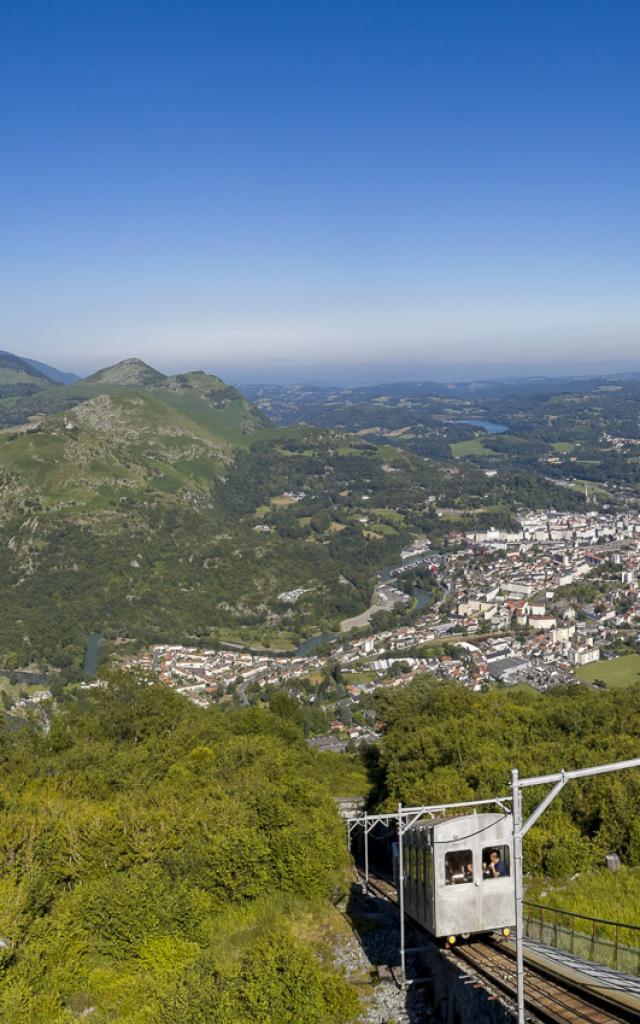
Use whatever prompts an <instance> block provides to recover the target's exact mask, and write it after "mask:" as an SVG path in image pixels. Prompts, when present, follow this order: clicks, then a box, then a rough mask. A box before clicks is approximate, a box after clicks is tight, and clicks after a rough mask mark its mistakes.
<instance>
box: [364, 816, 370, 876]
mask: <svg viewBox="0 0 640 1024" xmlns="http://www.w3.org/2000/svg"><path fill="white" fill-rule="evenodd" d="M364 891H365V892H366V893H368V892H369V822H368V821H367V819H366V815H365V822H364Z"/></svg>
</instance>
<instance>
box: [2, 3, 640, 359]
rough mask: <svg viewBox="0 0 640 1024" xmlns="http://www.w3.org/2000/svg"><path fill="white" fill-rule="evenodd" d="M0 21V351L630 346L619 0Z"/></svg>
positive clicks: (217, 8) (579, 354) (632, 230)
mask: <svg viewBox="0 0 640 1024" xmlns="http://www.w3.org/2000/svg"><path fill="white" fill-rule="evenodd" d="M0 25H1V28H2V32H1V33H0V58H1V59H0V86H1V89H2V96H3V98H4V104H3V107H4V109H3V141H4V144H5V145H4V159H3V163H2V167H1V168H0V182H1V184H2V189H1V191H0V215H1V216H2V225H3V231H2V241H0V270H1V275H0V309H1V310H2V318H1V320H0V324H1V327H0V348H3V349H6V350H8V351H12V352H15V353H17V354H26V355H28V356H29V357H30V358H34V359H40V360H42V361H45V362H48V363H52V364H53V365H56V366H59V367H61V368H62V369H66V368H69V369H71V370H76V372H80V373H83V372H91V371H92V370H93V369H96V368H98V367H100V366H104V365H108V364H111V363H114V362H117V361H118V360H120V359H123V358H127V357H129V356H132V355H137V356H139V357H140V358H142V359H145V360H146V361H147V362H149V363H151V364H153V365H156V364H157V365H159V366H160V367H163V366H167V367H170V368H176V369H186V368H190V367H191V368H193V367H198V366H203V368H205V369H210V370H212V371H214V372H215V371H216V367H220V368H223V367H224V366H232V367H233V366H235V367H240V368H242V367H243V366H247V367H248V368H249V369H250V368H251V367H252V366H258V365H261V366H263V367H269V366H272V365H273V364H274V362H276V363H277V361H278V360H280V361H283V362H285V363H294V364H297V365H299V366H300V367H301V369H303V368H304V367H305V366H321V365H324V366H328V367H331V366H335V367H337V368H341V367H342V368H343V367H345V366H349V365H351V366H356V367H357V366H362V365H363V364H366V365H367V366H382V365H389V366H398V365H401V364H403V365H406V366H413V367H415V366H423V365H424V366H425V367H428V366H429V365H431V364H436V365H447V366H453V367H454V368H455V367H464V366H465V365H469V364H472V365H478V366H480V367H481V366H482V365H486V366H487V368H489V367H494V368H495V367H500V366H503V365H504V364H507V365H508V367H509V375H511V374H513V373H515V372H517V368H520V370H521V372H522V373H523V374H524V375H527V374H529V373H541V372H545V373H553V372H558V373H564V372H567V371H568V369H569V368H570V367H573V370H572V371H571V372H575V373H581V372H583V370H582V369H581V367H587V366H595V365H599V364H602V367H603V368H602V371H601V372H607V370H606V368H605V367H606V366H607V365H610V366H611V367H612V368H613V369H616V368H633V364H634V363H635V360H636V358H637V356H636V353H637V351H638V341H639V340H640V292H639V289H638V268H639V267H640V230H639V229H640V195H639V191H638V188H637V182H638V180H639V179H640V166H639V165H640V140H639V139H638V133H637V131H636V130H635V125H636V124H637V123H638V120H639V113H640V111H639V109H638V108H639V107H640V66H639V65H638V62H637V58H636V54H637V46H638V40H639V36H640V8H639V7H638V5H637V4H634V3H630V2H623V0H615V2H613V3H607V4H605V3H602V2H599V0H592V2H581V3H578V2H575V0H567V2H566V3H564V4H562V5H557V4H555V3H551V2H550V0H541V2H536V3H533V2H525V3H523V4H520V5H513V4H509V3H505V2H498V0H488V2H487V3H485V4H483V5H482V6H481V7H479V5H477V4H474V3H471V2H464V0H458V2H456V0H454V2H452V3H451V4H448V5H446V7H442V6H440V5H435V4H418V3H411V2H407V3H406V4H405V5H402V6H397V5H389V4H388V3H385V2H382V0H372V2H370V3H368V4H366V5H362V4H360V3H355V2H351V0H346V2H341V3H335V2H327V3H325V4H323V5H321V6H319V7H317V8H314V7H312V6H309V7H308V8H307V7H306V5H300V4H294V3H291V2H282V3H278V4H274V3H266V4H264V3H260V4H258V3H255V2H245V3H243V4H238V5H225V4H214V5H203V4H201V3H199V2H195V0H187V2H185V3H184V4H180V5H178V4H172V3H169V4H168V5H164V6H159V5H155V4H151V3H149V2H148V0H146V2H143V0H131V2H128V3H127V4H126V5H125V4H122V3H118V2H116V3H113V4H109V5H95V6H92V7H91V8H89V9H88V8H86V6H85V5H82V4H80V3H79V2H76V0H70V2H69V3H66V4H64V5H54V6H52V5H49V4H45V3H44V2H36V0H25V2H24V3H21V4H20V5H16V6H14V7H12V8H11V9H7V10H5V11H4V12H3V14H2V16H1V19H0ZM639 362H640V360H639ZM554 368H555V369H554ZM221 372H222V371H221ZM454 372H457V371H455V369H454ZM461 372H463V371H461ZM491 372H493V373H494V374H495V369H494V370H493V371H491ZM584 372H591V371H590V370H588V369H587V370H585V371H584ZM427 376H428V375H427ZM301 379H302V378H301ZM396 379H397V378H396Z"/></svg>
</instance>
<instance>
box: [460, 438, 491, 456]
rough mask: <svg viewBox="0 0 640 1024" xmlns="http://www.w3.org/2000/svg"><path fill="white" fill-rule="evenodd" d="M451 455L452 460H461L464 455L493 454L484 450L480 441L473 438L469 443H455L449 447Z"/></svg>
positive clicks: (486, 449)
mask: <svg viewBox="0 0 640 1024" xmlns="http://www.w3.org/2000/svg"><path fill="white" fill-rule="evenodd" d="M450 447H451V454H452V455H453V457H454V459H462V458H464V456H465V455H493V454H494V453H493V452H491V451H489V449H488V448H485V446H484V444H483V443H482V439H481V438H479V437H473V438H472V439H471V440H470V441H456V442H455V444H452V445H451V446H450Z"/></svg>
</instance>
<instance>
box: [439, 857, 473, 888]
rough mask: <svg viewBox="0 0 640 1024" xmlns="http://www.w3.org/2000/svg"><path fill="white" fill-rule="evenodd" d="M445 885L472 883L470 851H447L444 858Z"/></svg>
mask: <svg viewBox="0 0 640 1024" xmlns="http://www.w3.org/2000/svg"><path fill="white" fill-rule="evenodd" d="M444 880H445V885H460V884H462V883H464V882H473V854H472V853H471V850H449V851H448V853H446V854H445V857H444Z"/></svg>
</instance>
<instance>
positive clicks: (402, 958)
mask: <svg viewBox="0 0 640 1024" xmlns="http://www.w3.org/2000/svg"><path fill="white" fill-rule="evenodd" d="M403 834H404V833H403V829H402V804H401V803H400V804H398V910H399V913H400V972H401V979H400V984H401V985H402V987H403V988H404V986H405V983H406V966H405V952H404V856H403V850H402V845H403V842H402V840H403Z"/></svg>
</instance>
